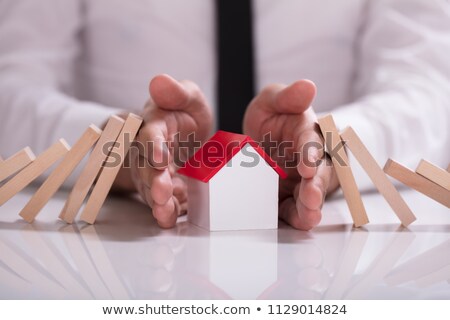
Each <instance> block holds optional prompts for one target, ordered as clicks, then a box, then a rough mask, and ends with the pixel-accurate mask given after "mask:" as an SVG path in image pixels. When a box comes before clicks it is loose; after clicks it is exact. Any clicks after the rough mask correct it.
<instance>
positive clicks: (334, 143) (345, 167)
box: [318, 115, 369, 227]
mask: <svg viewBox="0 0 450 320" xmlns="http://www.w3.org/2000/svg"><path fill="white" fill-rule="evenodd" d="M318 122H319V126H320V130H321V131H322V134H323V137H324V138H325V144H326V147H327V150H328V152H330V151H331V150H337V152H336V153H337V157H339V159H337V158H336V156H335V155H331V160H332V161H333V166H334V168H335V170H336V175H337V177H338V180H339V183H340V185H341V188H342V191H343V192H344V196H345V200H346V201H347V205H348V208H349V210H350V213H351V215H352V218H353V223H354V224H355V227H360V226H362V225H364V224H366V223H368V222H369V219H368V218H367V214H366V209H365V208H364V204H363V202H362V199H361V194H360V193H359V190H358V187H357V185H356V181H355V178H354V176H353V172H352V169H351V168H350V165H349V161H348V157H347V154H346V153H345V150H344V147H343V146H342V148H340V149H337V147H339V144H342V143H343V142H342V140H341V138H340V136H339V132H338V130H337V128H336V124H335V123H334V120H333V117H332V116H331V115H327V116H325V117H323V118H320V119H319V120H318Z"/></svg>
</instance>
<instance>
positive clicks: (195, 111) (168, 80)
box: [149, 74, 212, 133]
mask: <svg viewBox="0 0 450 320" xmlns="http://www.w3.org/2000/svg"><path fill="white" fill-rule="evenodd" d="M149 91H150V96H151V98H152V99H153V102H154V103H155V105H156V106H157V107H158V108H161V109H163V110H166V111H185V112H187V113H189V114H190V115H191V116H192V118H193V119H198V120H200V119H201V122H202V123H203V124H209V123H212V113H211V108H209V107H208V104H207V102H206V99H205V97H204V95H203V93H202V91H201V90H200V88H199V87H198V86H197V85H196V84H195V83H194V82H192V81H188V80H184V81H177V80H175V79H173V78H172V77H170V76H168V75H164V74H163V75H158V76H156V77H154V78H153V79H152V80H151V82H150V85H149ZM197 127H198V130H200V131H202V130H205V131H206V132H207V133H208V132H209V130H210V126H209V125H202V126H197Z"/></svg>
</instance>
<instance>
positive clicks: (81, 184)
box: [59, 116, 125, 223]
mask: <svg viewBox="0 0 450 320" xmlns="http://www.w3.org/2000/svg"><path fill="white" fill-rule="evenodd" d="M124 123H125V121H124V120H123V119H121V118H119V117H117V116H112V117H111V118H110V119H109V120H108V123H107V124H106V126H105V129H104V130H103V133H102V135H101V136H100V139H99V140H98V142H97V145H96V146H95V148H94V150H92V153H91V155H90V157H89V160H88V162H87V164H86V166H85V168H84V169H83V172H82V173H81V175H80V177H79V178H78V180H77V182H76V183H75V186H74V187H73V189H72V191H71V192H70V195H69V197H68V199H67V201H66V204H65V205H64V208H63V209H62V211H61V213H60V215H59V217H60V218H61V219H63V220H64V221H66V222H67V223H72V222H73V220H74V219H75V217H76V215H77V213H78V211H79V210H80V208H81V206H82V205H83V201H84V199H85V198H86V195H87V194H88V192H89V189H90V188H91V186H92V184H93V183H94V181H95V178H96V177H97V175H98V173H99V172H100V169H101V166H102V164H103V163H104V162H105V160H106V158H107V157H108V155H109V152H108V150H107V149H109V150H111V148H112V146H113V144H114V142H115V141H116V139H117V136H118V135H119V133H120V130H122V127H123V124H124Z"/></svg>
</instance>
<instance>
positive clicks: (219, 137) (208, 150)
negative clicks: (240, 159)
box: [178, 131, 287, 182]
mask: <svg viewBox="0 0 450 320" xmlns="http://www.w3.org/2000/svg"><path fill="white" fill-rule="evenodd" d="M247 143H248V144H250V145H251V146H252V147H253V148H254V149H255V151H256V152H257V153H258V154H259V155H260V156H261V157H262V158H263V159H264V160H265V161H266V162H267V163H268V164H269V165H270V166H271V167H272V168H273V169H274V170H275V171H276V172H277V173H278V175H279V176H280V177H281V178H282V179H284V178H286V177H287V175H286V173H285V172H284V171H283V169H281V168H280V167H279V166H278V165H277V164H276V162H275V161H273V160H272V158H270V156H269V155H268V154H267V153H266V152H264V150H263V149H262V148H261V147H260V146H259V145H258V143H256V142H255V141H254V140H253V139H252V138H250V137H249V136H246V135H243V134H237V133H230V132H226V131H217V132H216V134H215V135H213V136H212V137H211V138H210V139H209V140H208V141H207V142H205V144H204V145H203V146H202V147H201V148H200V149H199V150H198V151H197V152H196V153H195V154H194V155H193V156H192V157H191V158H190V159H189V160H188V161H187V162H186V164H185V165H184V167H183V168H180V169H179V170H178V172H179V173H181V174H183V175H185V176H188V177H190V178H194V179H197V180H200V181H203V182H208V181H209V180H210V179H211V178H212V177H214V175H215V174H216V173H217V172H219V171H220V169H222V168H223V167H224V166H225V165H226V164H227V163H228V161H230V160H231V158H233V157H234V156H235V155H236V154H237V153H238V152H239V151H240V150H241V149H242V148H243V147H244V146H245V145H246V144H247Z"/></svg>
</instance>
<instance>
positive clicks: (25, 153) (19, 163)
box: [0, 147, 36, 182]
mask: <svg viewBox="0 0 450 320" xmlns="http://www.w3.org/2000/svg"><path fill="white" fill-rule="evenodd" d="M35 159H36V156H35V155H34V153H33V151H31V149H30V148H29V147H26V148H25V149H23V150H20V151H19V152H17V153H16V154H15V155H13V156H11V157H10V158H9V159H7V160H0V182H2V181H3V180H5V179H6V178H8V177H9V176H11V175H13V174H15V173H17V172H19V171H20V170H22V169H23V168H25V167H26V166H27V165H29V164H30V163H31V162H33V161H34V160H35Z"/></svg>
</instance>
